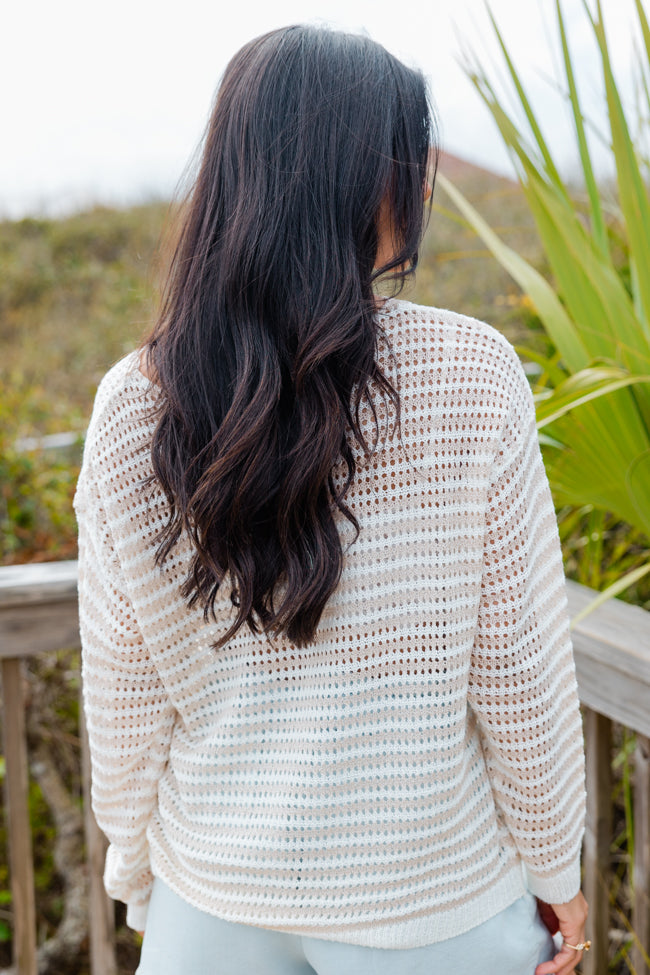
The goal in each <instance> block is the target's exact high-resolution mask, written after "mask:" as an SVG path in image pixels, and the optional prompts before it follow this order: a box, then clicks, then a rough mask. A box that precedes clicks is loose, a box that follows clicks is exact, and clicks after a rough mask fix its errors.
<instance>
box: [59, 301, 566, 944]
mask: <svg viewBox="0 0 650 975" xmlns="http://www.w3.org/2000/svg"><path fill="white" fill-rule="evenodd" d="M378 320H379V324H380V326H381V328H382V330H383V332H384V338H383V339H382V340H381V341H380V344H379V352H378V361H379V363H380V365H381V366H382V368H383V369H384V371H385V372H386V373H387V375H388V376H389V377H391V378H392V379H393V380H394V381H398V382H399V389H400V395H401V404H402V418H401V437H400V435H399V433H392V426H391V423H390V422H388V421H389V419H390V418H389V417H387V415H386V412H385V411H384V409H383V407H381V406H379V421H380V427H382V425H384V434H386V435H385V436H384V435H383V434H382V436H381V439H380V442H379V444H378V446H377V449H376V451H375V453H374V455H373V456H372V457H371V458H370V459H365V458H364V456H363V455H362V454H361V452H360V450H359V449H357V448H356V447H355V450H356V456H357V460H358V463H359V470H358V472H357V476H356V478H355V481H354V483H353V485H352V488H351V489H350V492H349V495H348V499H347V500H348V502H349V506H350V508H351V509H352V511H353V512H354V513H355V514H356V516H357V518H358V519H359V522H360V525H361V532H360V535H359V537H358V539H357V540H356V541H353V532H352V530H351V528H350V526H349V523H348V522H347V521H346V520H345V519H344V518H342V517H341V518H340V519H339V522H340V524H339V522H337V524H339V528H340V531H341V535H342V542H343V547H344V552H345V556H344V567H343V572H342V577H341V580H340V583H339V585H338V588H337V589H336V591H335V592H334V594H333V595H332V597H331V599H330V601H329V602H328V604H327V606H326V608H325V611H324V614H323V617H322V619H321V622H320V625H319V627H318V630H317V634H316V639H315V641H314V642H313V643H312V644H310V645H309V646H308V647H307V648H306V649H298V648H297V647H295V646H293V645H292V644H291V643H290V642H288V641H287V640H285V639H283V638H277V637H274V638H273V639H272V640H271V639H269V638H268V637H265V636H263V635H255V634H253V633H251V632H250V630H249V629H248V627H242V628H241V629H240V630H239V631H238V632H237V634H236V635H235V636H234V637H233V638H232V639H231V640H230V641H229V642H228V643H227V644H226V645H225V646H224V647H223V648H222V649H220V650H218V651H215V650H214V649H213V646H212V645H213V642H214V641H215V638H216V637H218V636H219V635H220V634H221V633H223V632H225V630H226V629H227V627H228V626H229V624H230V622H231V620H232V618H233V617H232V613H233V608H232V605H231V602H230V598H229V596H230V587H229V586H227V585H225V584H224V585H223V586H222V587H221V590H220V591H219V594H218V598H217V602H216V607H215V609H216V619H215V620H214V621H210V622H209V623H206V622H205V621H204V617H203V611H202V609H201V607H199V606H197V607H196V608H193V609H189V608H188V607H187V604H186V603H185V601H184V600H183V598H182V597H181V595H180V592H179V587H180V584H181V582H182V581H183V579H184V578H185V575H186V572H187V567H188V564H189V560H190V559H191V555H192V549H191V543H190V541H189V539H187V538H182V539H181V541H180V542H179V544H178V546H177V547H176V548H175V549H174V550H173V554H172V556H171V557H170V559H169V560H168V561H167V562H166V563H165V565H164V567H163V568H162V569H158V568H156V567H155V565H154V555H155V550H156V545H155V536H156V533H157V532H158V530H159V529H160V527H161V526H162V525H163V524H164V523H165V521H166V516H167V508H166V504H165V500H164V496H163V494H162V491H161V489H160V488H159V487H158V486H157V485H155V484H154V486H153V487H152V486H151V485H150V486H149V488H148V489H145V488H144V487H143V485H142V481H143V479H144V478H146V477H147V475H149V474H150V473H151V457H150V438H151V434H152V430H153V427H154V421H153V420H152V417H151V406H152V404H153V402H154V400H155V396H154V390H155V387H153V386H152V385H151V383H150V382H149V380H148V379H147V378H145V376H143V374H142V373H141V372H140V371H139V369H138V358H137V355H136V353H132V354H131V355H128V356H127V357H126V358H124V359H122V361H120V362H119V363H118V364H117V365H115V366H114V367H113V368H112V369H111V370H110V372H108V374H107V375H106V376H105V378H104V379H103V381H102V383H101V385H100V387H99V390H98V393H97V398H96V402H95V408H94V412H93V415H92V419H91V422H90V427H89V430H88V434H87V439H86V445H85V452H84V460H83V467H82V472H81V476H80V479H79V484H78V488H77V494H76V498H75V507H76V511H77V516H78V521H79V600H80V621H81V635H82V647H83V652H82V663H83V694H84V708H85V714H86V719H87V726H88V733H89V740H90V752H91V759H92V803H93V809H94V811H95V815H96V818H97V821H98V823H99V825H100V827H101V829H102V830H103V831H104V832H105V833H106V835H107V837H108V838H109V841H110V846H109V850H108V855H107V860H106V869H105V884H106V888H107V890H108V892H109V894H110V895H112V896H113V897H114V898H117V899H120V900H123V901H125V902H126V903H127V905H128V915H127V916H128V922H129V923H130V924H131V925H132V926H133V927H136V928H141V927H144V925H145V919H146V910H147V903H148V899H149V896H150V891H151V886H152V878H153V876H154V875H155V876H159V877H160V878H161V879H162V880H163V881H164V882H165V883H166V884H167V885H168V886H169V887H171V888H172V890H174V891H175V892H176V893H177V894H179V895H180V896H181V897H182V898H184V899H185V900H186V901H188V902H189V903H191V904H193V905H195V906H196V907H197V908H199V909H201V910H202V911H206V912H208V913H210V914H214V915H216V916H218V917H221V918H225V919H227V920H230V921H236V922H241V923H244V924H253V925H258V926H263V927H268V928H273V929H279V930H284V931H288V932H293V933H296V934H308V935H311V936H313V937H320V938H325V939H328V940H336V941H342V942H349V943H353V944H360V945H368V946H375V947H381V948H411V947H417V946H421V945H425V944H429V943H432V942H436V941H440V940H443V939H445V938H449V937H453V936H454V935H457V934H460V933H462V932H464V931H466V930H468V929H470V928H472V927H474V926H476V925H478V924H480V923H482V922H483V921H486V920H487V919H488V918H490V917H492V916H493V915H494V914H496V913H497V912H499V911H500V910H502V909H504V908H505V907H507V906H508V905H509V904H511V903H512V902H513V901H515V900H516V899H517V898H519V897H520V896H521V895H522V894H523V893H525V891H526V889H528V890H530V891H531V892H532V893H533V894H535V895H537V896H539V897H540V898H542V899H543V900H546V901H549V902H566V901H568V900H570V899H571V897H573V895H574V894H576V893H577V891H578V889H579V886H580V850H581V840H582V836H583V831H584V819H585V787H584V751H583V737H582V726H581V718H580V711H579V706H578V697H577V686H576V678H575V667H574V661H573V655H572V646H571V641H570V636H569V619H568V614H567V599H566V591H565V581H564V573H563V567H562V557H561V550H560V543H559V536H558V530H557V522H556V519H555V513H554V509H553V503H552V499H551V494H550V489H549V484H548V480H547V478H546V474H545V470H544V467H543V463H542V457H541V453H540V449H539V445H538V440H537V436H536V427H535V410H534V402H533V397H532V393H531V390H530V387H529V384H528V381H527V379H526V375H525V372H524V370H523V367H522V365H521V363H520V361H519V359H518V357H517V355H516V353H515V351H514V349H513V347H512V346H511V345H510V343H509V342H508V341H507V340H506V339H505V338H504V337H503V336H502V335H501V334H500V333H499V332H498V331H496V330H495V329H494V328H492V327H491V326H489V325H486V324H484V323H482V322H479V321H475V320H473V319H469V318H465V317H463V316H460V315H456V314H453V313H451V312H447V311H439V310H435V309H432V308H427V307H421V306H416V305H413V304H411V303H409V302H405V301H398V300H394V299H393V300H390V301H388V302H387V303H386V304H385V305H384V307H383V309H382V310H381V311H380V312H379V318H378ZM389 347H390V348H392V354H391V352H390V351H389ZM384 421H386V423H385V424H384ZM362 424H365V429H366V431H367V433H368V436H369V438H370V440H371V441H372V440H373V436H374V435H373V429H374V428H373V421H372V419H371V413H370V411H369V410H368V409H367V408H365V409H364V411H363V412H362ZM341 473H342V472H341V471H338V470H337V471H336V472H335V476H336V477H339V476H340V475H341ZM337 516H338V513H337Z"/></svg>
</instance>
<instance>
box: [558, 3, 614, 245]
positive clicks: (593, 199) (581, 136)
mask: <svg viewBox="0 0 650 975" xmlns="http://www.w3.org/2000/svg"><path fill="white" fill-rule="evenodd" d="M556 8H557V18H558V24H559V28H560V38H561V40H562V54H563V57H564V68H565V71H566V76H567V83H568V85H569V97H570V99H571V109H572V111H573V121H574V123H575V127H576V135H577V137H578V149H579V151H580V160H581V162H582V171H583V173H584V177H585V184H586V186H587V192H588V193H589V200H590V203H591V220H592V225H593V234H594V240H595V241H596V245H597V247H598V250H599V251H600V253H601V254H602V256H603V257H604V258H605V259H606V260H608V261H609V259H610V257H609V244H608V241H607V231H606V230H605V222H604V220H603V211H602V207H601V205H600V193H599V191H598V186H597V184H596V178H595V176H594V170H593V166H592V164H591V156H590V155H589V147H588V145H587V136H586V134H585V126H584V121H583V117H582V109H581V107H580V100H579V98H578V89H577V87H576V82H575V75H574V72H573V64H572V63H571V54H570V52H569V42H568V40H567V35H566V29H565V26H564V18H563V16H562V7H561V5H560V0H556Z"/></svg>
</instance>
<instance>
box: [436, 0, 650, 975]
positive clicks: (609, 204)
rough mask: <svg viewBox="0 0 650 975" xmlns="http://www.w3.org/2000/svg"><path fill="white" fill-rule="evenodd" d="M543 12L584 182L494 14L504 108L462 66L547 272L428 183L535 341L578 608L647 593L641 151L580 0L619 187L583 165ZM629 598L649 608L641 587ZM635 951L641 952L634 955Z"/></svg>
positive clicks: (620, 906)
mask: <svg viewBox="0 0 650 975" xmlns="http://www.w3.org/2000/svg"><path fill="white" fill-rule="evenodd" d="M635 4H636V10H637V15H638V21H639V28H640V36H641V37H642V38H643V47H642V49H641V52H640V54H639V59H638V75H639V78H638V80H639V90H640V91H641V92H642V93H643V98H644V99H645V102H646V109H645V110H646V111H648V110H650V26H649V25H648V21H647V18H646V15H645V12H644V10H643V7H642V5H641V0H635ZM556 12H557V24H558V30H559V36H560V40H561V46H562V52H563V62H564V70H565V75H566V97H567V102H568V104H569V105H570V107H571V112H572V116H573V121H574V126H575V134H576V142H577V156H578V157H579V159H580V162H581V165H582V171H583V176H584V187H585V192H584V193H576V192H571V190H570V187H569V186H567V184H566V183H565V181H563V179H562V177H561V176H560V173H559V171H558V168H557V166H556V164H555V161H554V158H553V153H552V147H551V144H550V143H549V142H548V141H547V140H545V138H544V136H543V134H542V131H541V129H540V126H539V123H538V121H537V118H536V116H535V112H534V107H533V106H532V104H531V103H530V101H529V99H528V97H527V95H526V92H525V89H524V86H523V84H522V81H521V78H520V76H519V74H518V72H517V68H516V66H515V64H514V61H513V59H512V57H511V55H510V53H509V51H508V49H507V47H506V45H505V43H504V41H503V38H502V35H501V33H500V32H499V28H498V26H497V24H496V23H495V22H494V20H493V26H494V30H495V33H496V36H497V38H498V41H499V44H500V46H501V51H502V54H503V57H504V60H505V64H506V68H507V75H509V78H510V81H511V83H512V87H513V88H514V94H515V104H516V105H517V109H516V110H515V112H514V113H509V112H508V110H507V109H506V108H505V107H504V106H505V105H506V104H507V96H506V95H503V96H501V95H499V94H497V92H496V90H495V88H494V87H493V85H492V83H491V82H490V80H489V78H488V76H487V75H486V73H485V71H484V70H483V69H482V67H481V65H480V64H479V63H477V62H476V61H475V60H474V59H472V58H469V59H468V60H467V64H466V70H467V72H468V74H469V76H470V78H471V79H472V81H473V82H474V85H475V87H476V89H477V91H478V93H479V95H480V96H481V97H482V99H483V101H484V102H485V104H486V106H487V108H488V109H489V111H490V112H491V113H492V116H493V118H494V120H495V122H496V124H497V126H498V128H499V131H500V133H501V136H502V138H503V140H504V143H505V145H506V147H507V148H508V150H509V151H510V154H511V156H512V158H513V161H514V163H515V166H516V169H517V173H518V176H519V183H520V186H521V189H522V191H523V193H524V195H525V198H526V202H527V204H528V208H529V212H530V215H531V216H532V218H533V219H534V222H535V226H536V229H537V234H538V239H539V242H540V244H541V247H542V249H543V254H544V259H545V262H546V263H547V266H548V271H549V272H550V274H546V275H544V274H540V273H539V269H538V268H536V267H534V266H533V264H531V262H530V261H528V260H526V259H525V257H524V256H523V255H522V254H521V253H520V252H518V251H517V250H516V249H515V248H513V247H511V246H508V244H507V242H505V241H504V240H503V239H502V238H501V236H500V235H499V233H497V232H495V229H494V227H492V226H490V223H489V219H488V220H486V219H485V218H484V217H483V216H482V215H481V214H480V213H479V211H478V210H477V208H476V207H474V206H473V205H472V203H471V202H470V201H469V200H468V199H467V198H466V196H465V195H464V194H463V193H462V192H460V190H459V188H458V187H457V186H454V185H453V184H452V183H451V182H449V181H448V180H446V179H445V178H444V177H443V178H442V180H441V182H442V187H443V189H444V191H445V193H446V194H447V196H448V197H449V198H450V199H451V200H452V202H453V203H454V204H455V205H456V207H457V208H458V210H459V212H460V213H461V214H462V215H463V217H464V218H465V220H466V221H467V223H468V225H469V226H471V227H472V228H473V229H474V231H475V232H476V233H477V234H478V235H479V237H480V238H481V239H482V240H483V242H484V243H485V244H486V246H487V247H488V248H489V249H490V251H491V252H492V254H493V255H494V257H495V258H496V259H497V261H498V262H499V264H500V265H501V267H502V268H503V269H504V270H506V271H507V272H508V273H509V274H510V275H511V276H512V278H513V279H514V280H515V281H516V282H517V284H518V285H519V286H520V287H521V289H522V291H523V292H524V294H526V295H527V296H528V298H529V300H530V302H531V304H532V305H533V307H534V308H535V310H536V312H537V313H538V315H539V320H540V323H541V325H542V327H543V329H544V332H545V334H546V337H547V340H548V346H547V348H546V349H545V350H543V351H540V349H539V348H535V347H532V348H531V347H530V346H527V347H524V346H520V347H519V351H520V353H521V354H522V355H523V356H524V357H525V358H527V359H529V360H530V361H531V362H532V363H535V364H536V366H537V367H538V369H539V375H538V377H537V382H536V384H535V387H534V395H535V399H536V404H537V426H538V429H540V430H541V434H540V441H541V443H542V447H543V451H544V459H545V465H546V470H547V473H548V475H549V480H550V483H551V488H552V490H553V496H554V499H555V501H556V504H558V505H564V508H563V511H562V513H561V517H560V519H559V520H560V530H561V533H562V537H563V543H564V549H565V561H566V564H567V568H568V570H569V574H571V573H572V569H573V570H574V571H576V574H577V576H578V578H580V576H582V577H583V578H582V579H581V581H584V582H587V583H588V584H589V585H591V586H593V587H594V588H596V589H602V590H603V592H602V594H601V596H599V597H598V598H597V599H596V600H594V601H593V602H592V604H591V607H588V608H587V609H586V610H584V611H583V613H582V614H581V615H583V616H584V615H586V613H587V612H589V611H590V609H592V608H593V607H594V606H596V605H597V604H598V603H600V602H602V601H604V599H606V598H609V597H611V596H612V595H616V594H618V593H620V592H624V591H625V590H628V594H629V589H630V587H635V589H636V593H637V594H640V593H641V589H642V591H643V593H644V594H645V593H647V580H648V575H649V574H650V537H649V536H650V508H649V507H648V498H650V277H649V276H648V273H647V268H648V266H649V265H650V196H649V194H648V186H647V180H648V175H649V172H648V171H649V169H650V163H649V162H648V159H647V158H645V157H644V156H643V154H642V152H641V148H640V140H639V139H637V138H635V136H634V134H633V131H632V125H631V124H630V122H629V121H628V117H627V116H626V111H625V109H624V106H623V103H622V99H621V97H620V94H619V90H618V87H617V83H616V79H615V77H614V73H613V70H612V65H611V59H610V53H609V49H608V43H607V36H606V33H605V27H604V22H603V15H602V9H601V3H600V0H596V12H595V14H591V13H590V10H589V7H588V6H587V5H586V4H585V16H586V17H588V18H589V21H590V23H591V27H592V29H593V35H594V41H595V44H596V46H597V49H598V52H599V54H600V61H601V66H602V78H603V90H604V94H605V100H606V109H607V117H608V119H609V128H610V132H609V138H608V140H607V143H608V144H609V145H610V146H611V153H612V157H613V162H614V165H615V171H616V182H617V188H618V194H617V195H616V196H613V195H612V194H608V195H607V197H605V194H604V192H603V189H602V187H600V186H599V185H598V183H597V182H596V179H595V176H594V167H593V162H592V158H591V152H590V146H589V141H588V138H587V126H588V121H587V120H586V119H585V117H584V115H583V112H582V108H581V104H580V98H579V94H578V89H577V86H576V79H575V70H574V65H573V61H572V57H571V52H570V47H569V42H568V37H567V31H566V27H565V21H564V17H563V13H562V6H561V2H560V0H556ZM644 114H645V113H644ZM610 140H611V141H610ZM549 278H550V280H549ZM619 520H620V521H619ZM579 526H582V529H581V528H579ZM621 529H622V532H621ZM619 532H620V534H619ZM617 535H618V541H617V542H614V539H615V538H616V536H617ZM606 536H608V537H607V542H606V541H605V540H606ZM613 542H614V544H613V545H612V543H613ZM581 550H582V551H581ZM605 550H607V552H608V556H607V557H605ZM572 560H575V561H573V562H572ZM636 587H641V588H636ZM639 601H640V602H641V604H642V605H645V606H646V608H648V603H647V600H646V599H645V597H644V596H642V597H641V598H640V599H639ZM575 622H576V619H574V620H573V624H574V625H575ZM617 745H618V750H617V754H616V756H615V758H614V763H613V767H614V770H615V774H616V773H618V780H617V783H618V784H617V787H616V791H615V796H614V802H615V809H616V812H615V815H616V821H617V833H618V835H617V837H616V840H615V843H614V847H613V851H612V852H613V853H614V854H615V856H616V860H617V870H616V883H615V884H614V885H613V887H612V889H611V891H610V903H611V918H612V926H613V929H614V930H616V928H617V925H618V926H619V927H620V922H621V920H622V921H623V923H624V927H625V928H626V929H627V930H624V931H622V932H621V937H620V944H619V945H618V946H616V947H615V950H614V951H613V954H612V956H611V957H610V959H609V963H610V970H612V971H616V972H619V971H629V970H630V967H629V966H630V963H629V954H630V949H631V946H632V944H633V942H634V941H635V940H636V941H637V942H638V938H636V939H635V938H634V934H633V932H632V931H631V930H630V926H629V922H628V921H627V919H626V912H627V910H629V906H630V902H631V891H632V889H633V884H634V878H633V877H632V876H631V873H630V861H631V857H632V852H633V849H634V841H635V830H634V821H633V815H632V801H631V788H630V779H631V767H630V755H631V752H632V750H633V748H634V745H635V735H634V734H632V733H630V732H628V731H626V730H622V737H621V740H620V741H619V742H618V743H617ZM641 947H645V948H646V949H647V946H641ZM645 960H646V962H647V963H648V964H650V960H649V959H648V958H647V956H646V959H645Z"/></svg>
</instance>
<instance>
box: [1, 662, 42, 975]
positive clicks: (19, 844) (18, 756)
mask: <svg viewBox="0 0 650 975" xmlns="http://www.w3.org/2000/svg"><path fill="white" fill-rule="evenodd" d="M22 680H23V678H22V669H21V663H20V660H11V659H9V660H7V659H5V660H3V661H2V692H3V708H2V732H3V748H4V756H5V795H6V798H5V803H6V809H7V825H8V838H9V870H10V874H11V899H12V911H13V919H14V932H13V935H14V961H15V964H16V968H17V971H18V972H19V973H20V975H36V905H35V901H34V867H33V863H34V861H33V859H32V832H31V825H30V821H29V806H28V797H27V790H28V777H27V741H26V736H25V705H24V695H23V685H22Z"/></svg>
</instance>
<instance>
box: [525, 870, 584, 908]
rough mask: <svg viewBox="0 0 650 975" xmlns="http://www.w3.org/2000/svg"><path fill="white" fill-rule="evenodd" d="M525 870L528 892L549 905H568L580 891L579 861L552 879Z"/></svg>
mask: <svg viewBox="0 0 650 975" xmlns="http://www.w3.org/2000/svg"><path fill="white" fill-rule="evenodd" d="M524 869H525V873H526V885H527V887H528V890H529V891H530V892H531V894H534V896H535V897H539V899H540V900H541V901H545V902H546V903H547V904H566V903H567V901H570V900H571V899H572V898H573V897H575V895H576V894H577V893H578V891H579V890H580V860H579V859H578V860H575V861H574V862H573V863H571V864H570V865H569V866H568V867H566V868H565V869H564V870H563V871H562V872H561V873H556V874H553V876H552V877H549V876H540V875H539V874H534V873H531V871H530V870H529V869H528V867H527V866H524Z"/></svg>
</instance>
